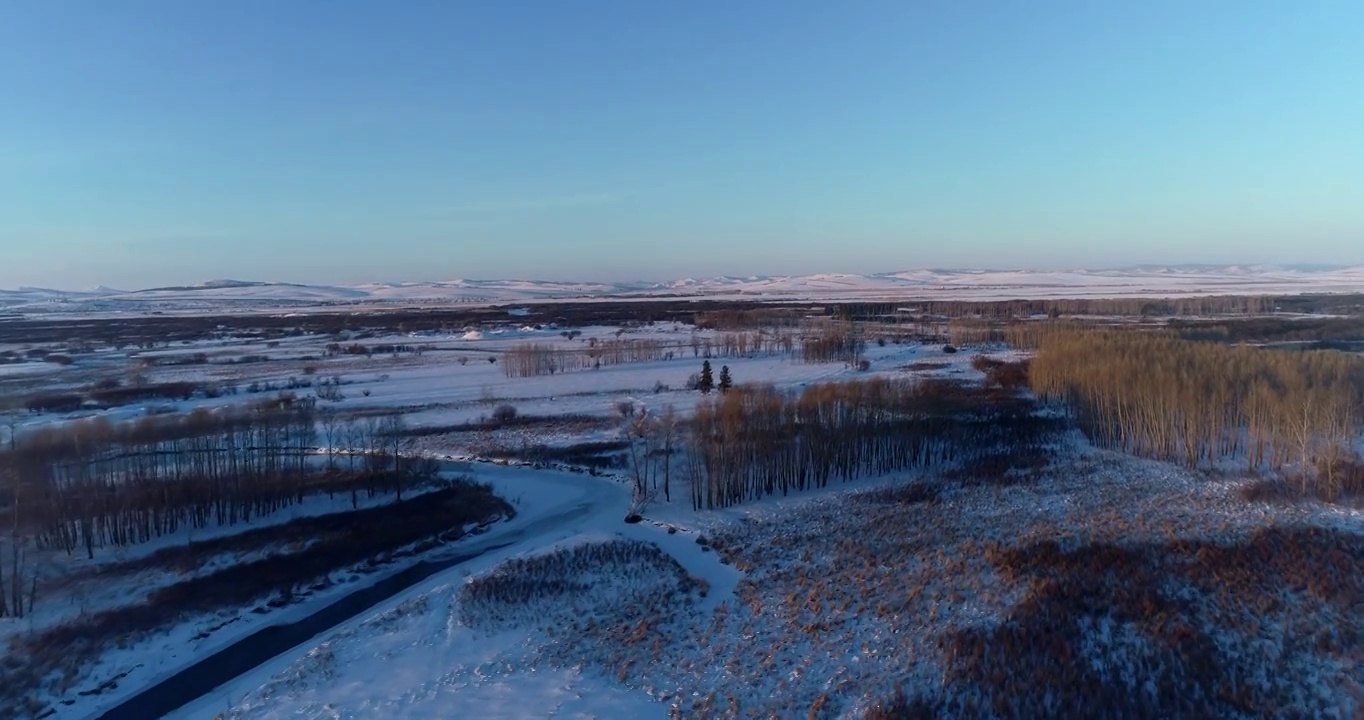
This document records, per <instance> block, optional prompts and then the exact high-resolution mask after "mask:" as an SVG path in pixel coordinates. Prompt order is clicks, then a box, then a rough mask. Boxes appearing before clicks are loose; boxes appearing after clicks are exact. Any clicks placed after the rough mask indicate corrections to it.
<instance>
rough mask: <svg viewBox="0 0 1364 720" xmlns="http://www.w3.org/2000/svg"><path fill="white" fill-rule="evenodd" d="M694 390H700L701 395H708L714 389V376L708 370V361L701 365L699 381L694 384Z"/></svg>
mask: <svg viewBox="0 0 1364 720" xmlns="http://www.w3.org/2000/svg"><path fill="white" fill-rule="evenodd" d="M696 389H697V390H700V391H701V394H702V395H709V394H710V391H711V390H714V389H715V375H714V374H713V373H712V371H711V369H710V361H709V360H707V361H705V362H703V363H701V381H700V382H699V383H697V384H696Z"/></svg>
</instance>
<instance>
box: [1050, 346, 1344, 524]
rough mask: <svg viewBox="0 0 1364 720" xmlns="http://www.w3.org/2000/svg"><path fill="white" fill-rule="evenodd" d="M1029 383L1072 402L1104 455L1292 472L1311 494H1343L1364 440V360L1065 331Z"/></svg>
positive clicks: (1052, 396) (1341, 355)
mask: <svg viewBox="0 0 1364 720" xmlns="http://www.w3.org/2000/svg"><path fill="white" fill-rule="evenodd" d="M1030 382H1031V384H1032V387H1033V388H1034V390H1035V391H1036V392H1037V393H1038V394H1039V395H1041V396H1043V397H1046V398H1050V399H1054V400H1061V401H1065V402H1067V403H1068V404H1069V405H1070V407H1071V408H1072V409H1073V412H1074V414H1075V417H1076V420H1077V421H1078V423H1079V425H1080V427H1081V429H1082V430H1084V432H1085V433H1086V434H1088V435H1089V437H1090V438H1091V439H1092V440H1093V441H1094V442H1095V443H1096V444H1098V445H1101V446H1104V447H1109V448H1114V449H1118V450H1122V451H1125V452H1132V453H1136V454H1141V455H1147V456H1150V457H1156V458H1160V459H1164V460H1172V461H1176V462H1179V463H1182V464H1184V465H1187V466H1189V467H1213V466H1215V465H1217V464H1218V463H1220V462H1223V461H1229V460H1238V461H1241V462H1244V463H1245V465H1246V466H1247V467H1248V468H1250V469H1260V470H1273V471H1280V470H1283V469H1284V468H1285V467H1286V466H1289V465H1295V466H1296V467H1297V470H1298V477H1300V478H1301V483H1302V484H1303V489H1304V490H1307V489H1309V488H1308V485H1309V484H1313V485H1314V486H1315V488H1314V489H1316V490H1319V491H1321V493H1322V494H1324V495H1326V496H1332V497H1333V496H1335V495H1336V494H1337V493H1338V492H1339V491H1341V490H1342V489H1343V487H1342V482H1343V479H1344V477H1345V475H1344V474H1343V473H1342V467H1343V463H1344V462H1345V461H1346V460H1347V459H1349V458H1350V456H1351V454H1352V450H1351V447H1352V444H1353V443H1354V441H1355V440H1356V439H1357V438H1358V437H1359V435H1360V433H1361V431H1364V358H1360V357H1356V356H1351V355H1348V354H1345V353H1340V352H1333V351H1281V350H1267V349H1261V348H1253V347H1246V346H1228V345H1220V344H1211V343H1199V342H1193V341H1188V340H1181V339H1178V338H1175V337H1171V336H1169V335H1167V334H1164V333H1150V332H1140V333H1139V332H1131V331H1116V330H1087V331H1086V330H1076V329H1071V330H1064V331H1056V332H1053V333H1051V334H1050V335H1049V336H1047V337H1045V338H1043V339H1042V340H1041V342H1040V345H1039V349H1038V352H1037V355H1036V357H1035V359H1034V360H1033V362H1032V366H1031V368H1030Z"/></svg>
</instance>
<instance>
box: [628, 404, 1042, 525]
mask: <svg viewBox="0 0 1364 720" xmlns="http://www.w3.org/2000/svg"><path fill="white" fill-rule="evenodd" d="M665 427H669V428H670V429H669V431H668V434H667V435H666V436H664V437H665V438H666V439H664V440H655V442H654V447H655V448H659V447H660V446H661V443H666V448H667V449H666V452H664V453H656V454H655V455H656V456H661V457H662V458H664V459H666V460H667V461H668V462H667V463H665V464H662V465H659V466H658V467H657V468H656V469H654V470H652V472H653V475H652V476H646V477H644V478H642V479H641V480H640V482H648V481H649V477H657V476H658V474H659V473H660V472H673V470H672V464H671V460H672V458H673V456H674V455H676V456H677V458H678V460H679V461H680V462H678V468H679V469H680V472H681V473H682V474H683V475H684V476H685V477H686V479H687V484H688V486H689V487H690V491H691V502H692V505H693V507H695V508H707V509H712V508H722V507H728V506H731V505H735V504H738V503H741V502H746V501H749V500H756V499H759V498H762V497H766V496H769V495H774V494H781V495H786V494H788V493H791V492H799V491H802V490H808V489H811V488H822V487H825V486H827V485H828V484H829V483H830V482H831V481H833V480H848V479H852V478H856V477H859V476H864V475H882V474H886V473H890V472H896V471H902V470H906V469H910V468H921V467H929V466H933V465H937V464H941V463H948V462H953V461H961V460H969V459H973V458H977V457H983V456H985V455H990V454H994V453H999V452H1001V451H1002V450H1015V449H1020V448H1025V447H1030V446H1032V445H1034V444H1036V443H1039V442H1041V441H1042V439H1043V437H1044V434H1045V433H1046V432H1047V431H1048V430H1049V429H1051V428H1052V427H1053V425H1052V424H1051V423H1049V422H1048V421H1046V420H1044V419H1041V418H1037V417H1035V416H1034V415H1033V414H1032V412H1031V407H1030V405H1029V404H1028V403H1027V402H1026V401H1023V400H1021V399H1019V398H1017V397H1015V396H1013V395H1012V394H1009V393H997V392H991V391H986V390H984V389H981V388H969V387H966V386H963V385H961V384H958V383H954V382H950V381H941V380H925V381H911V380H887V379H884V378H872V379H868V380H862V381H852V382H837V383H826V384H820V385H812V386H810V387H807V388H806V389H805V390H804V391H802V392H786V391H782V390H778V389H776V388H773V387H771V386H766V385H756V386H742V387H736V388H734V389H733V390H731V391H730V392H729V393H727V394H725V395H720V396H715V397H712V398H709V399H707V400H705V401H703V402H702V403H701V404H700V405H698V406H697V409H696V414H695V416H694V417H693V418H692V420H691V421H690V422H689V423H688V424H687V427H685V432H682V433H675V429H673V428H672V426H671V425H665ZM646 472H647V471H646Z"/></svg>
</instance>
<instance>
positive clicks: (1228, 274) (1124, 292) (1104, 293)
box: [0, 265, 1364, 310]
mask: <svg viewBox="0 0 1364 720" xmlns="http://www.w3.org/2000/svg"><path fill="white" fill-rule="evenodd" d="M1359 291H1364V266H1359V267H1334V268H1333V267H1320V266H1274V265H1227V266H1211V265H1176V266H1151V265H1144V266H1137V267H1130V268H1121V269H1109V270H1058V271H1040V270H907V271H900V272H887V273H875V274H868V275H859V274H849V273H818V274H814V275H763V276H749V277H730V276H719V277H711V278H694V277H689V278H683V279H680V280H674V281H670V282H658V283H654V282H621V283H594V282H551V281H541V280H467V279H454V280H445V281H439V282H392V283H385V282H372V283H362V284H357V285H305V284H298V283H284V282H251V281H241V280H213V281H209V282H204V283H200V284H197V285H188V286H177V287H162V288H151V289H147V290H137V291H132V292H126V291H122V290H115V289H112V288H105V287H99V288H95V289H92V290H84V291H64V290H55V289H49V288H27V287H24V288H19V289H17V290H0V306H10V307H11V308H16V307H19V308H27V309H41V308H42V306H44V305H52V304H61V305H67V306H70V305H77V306H80V307H81V308H82V309H87V310H136V309H139V308H151V307H156V308H158V309H166V308H192V307H196V306H211V305H222V304H229V305H230V304H239V305H241V304H244V305H310V304H324V303H325V304H330V303H340V304H354V303H365V302H375V303H393V302H405V303H412V302H443V303H448V302H464V303H484V304H498V303H512V302H534V301H545V300H564V299H601V298H619V297H635V298H641V297H646V298H647V297H697V298H727V297H745V298H764V299H773V300H783V299H785V300H791V299H796V300H799V299H820V300H838V299H860V298H877V297H901V298H903V297H923V298H935V297H941V298H960V299H981V300H986V299H1006V298H1019V297H1034V298H1048V297H1055V298H1062V297H1141V296H1164V297H1169V296H1192V295H1216V294H1293V293H1306V292H1359Z"/></svg>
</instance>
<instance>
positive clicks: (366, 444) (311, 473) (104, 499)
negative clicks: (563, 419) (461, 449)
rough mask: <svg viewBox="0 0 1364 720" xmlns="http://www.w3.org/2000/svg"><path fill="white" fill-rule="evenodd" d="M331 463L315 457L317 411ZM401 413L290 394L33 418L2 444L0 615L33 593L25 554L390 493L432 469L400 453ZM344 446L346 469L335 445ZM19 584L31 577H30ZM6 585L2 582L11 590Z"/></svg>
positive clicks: (117, 542) (90, 548)
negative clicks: (236, 402) (341, 495)
mask: <svg viewBox="0 0 1364 720" xmlns="http://www.w3.org/2000/svg"><path fill="white" fill-rule="evenodd" d="M319 416H320V417H321V420H322V422H321V423H320V424H321V427H322V429H323V433H324V436H325V437H326V439H327V445H326V448H327V450H326V458H327V462H326V464H325V465H322V464H321V463H320V462H316V461H310V458H311V457H313V456H314V455H315V453H316V450H317V447H318V432H317V427H318V424H319V423H318V422H317V421H318V419H319ZM409 442H410V440H408V439H406V438H405V437H404V436H403V433H402V423H401V420H400V418H398V417H397V416H380V417H372V418H363V419H359V418H351V419H346V420H344V421H343V420H341V419H339V418H338V417H337V416H336V415H335V414H334V413H330V412H323V413H318V412H316V411H315V408H314V406H313V403H311V402H309V401H304V400H295V399H292V398H289V397H284V398H278V399H275V400H272V401H271V402H268V403H260V404H256V405H253V406H246V407H239V408H233V409H224V410H220V411H215V412H210V411H207V410H196V411H194V412H191V413H188V414H184V415H159V416H149V417H146V418H142V419H140V420H137V421H131V422H126V423H121V424H115V423H111V422H109V421H108V420H107V419H106V418H103V417H95V418H90V419H86V420H78V421H73V422H70V423H65V424H60V425H53V426H49V427H44V428H40V429H37V430H34V431H31V432H29V433H27V434H24V435H23V436H22V437H17V438H14V439H13V442H12V443H11V444H10V446H9V447H7V448H5V449H3V450H0V519H3V520H7V521H8V522H7V523H6V524H8V525H9V528H8V530H9V532H8V538H6V540H7V543H5V544H7V545H8V547H7V548H6V547H0V555H4V556H5V557H4V558H3V559H0V595H5V596H7V598H8V601H7V602H5V603H0V616H4V615H5V614H7V613H8V614H22V613H23V611H24V609H25V605H24V604H21V602H20V601H21V599H22V598H23V597H27V598H28V605H31V604H32V596H33V594H34V592H35V591H36V586H35V585H34V582H36V581H35V580H34V579H33V578H31V577H29V578H26V577H25V572H26V567H27V563H26V561H25V557H24V556H25V554H26V553H30V552H32V551H44V550H57V551H62V552H66V553H73V552H76V551H77V550H81V551H83V552H84V553H85V554H86V555H87V556H88V557H91V558H93V557H94V553H95V550H96V549H99V548H103V547H109V546H114V547H118V546H128V545H134V544H137V543H142V542H147V541H149V540H152V539H154V538H157V537H160V536H163V535H166V534H169V533H174V532H176V531H178V530H182V529H185V528H192V529H201V528H205V527H209V526H214V525H233V524H236V523H242V522H247V521H249V520H251V519H253V518H258V517H261V516H264V515H268V514H270V513H273V512H275V511H277V510H280V509H281V508H284V507H287V506H289V505H292V504H294V503H296V502H301V501H302V500H303V499H304V497H305V496H307V495H310V494H314V493H318V492H327V493H329V494H334V493H337V492H349V493H350V495H351V504H352V507H355V506H358V498H359V494H360V493H362V492H363V493H366V494H368V495H371V496H372V495H374V494H376V493H379V492H395V491H396V492H397V493H398V494H399V498H401V492H402V488H403V486H404V485H405V484H409V483H412V482H414V481H416V480H419V479H425V478H427V477H430V476H432V475H434V472H435V469H434V468H432V467H430V466H429V464H426V463H420V462H417V461H415V460H412V459H410V458H406V457H403V456H402V450H404V445H405V444H406V443H409ZM342 445H349V446H351V447H354V448H357V449H358V450H359V452H352V453H347V463H348V466H349V467H348V468H344V469H343V468H342V467H340V463H338V462H337V456H336V452H335V448H336V447H339V446H342ZM26 583H27V584H28V587H25V585H26ZM6 590H7V592H6Z"/></svg>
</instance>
